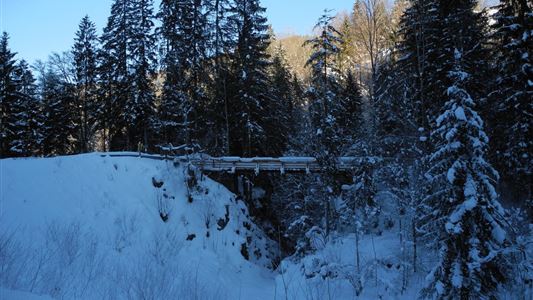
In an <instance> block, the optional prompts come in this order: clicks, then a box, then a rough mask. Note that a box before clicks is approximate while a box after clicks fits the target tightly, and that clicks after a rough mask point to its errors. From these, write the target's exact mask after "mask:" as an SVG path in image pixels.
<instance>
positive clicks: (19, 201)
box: [0, 154, 276, 299]
mask: <svg viewBox="0 0 533 300" xmlns="http://www.w3.org/2000/svg"><path fill="white" fill-rule="evenodd" d="M0 168H1V169H0V171H1V174H0V176H1V178H0V179H1V182H0V185H1V186H0V188H1V190H0V196H1V199H0V200H1V203H0V205H1V206H0V293H1V295H0V298H2V299H5V298H4V297H7V298H10V297H16V296H13V295H27V294H26V293H28V292H29V293H32V294H33V295H45V296H51V297H53V298H63V299H82V298H85V299H141V298H143V299H238V298H241V299H272V298H273V297H274V290H275V289H274V286H273V285H274V275H273V274H272V273H271V272H270V271H269V270H268V269H267V267H268V266H269V265H270V261H271V258H272V256H273V254H272V253H270V252H269V250H268V249H275V248H276V247H272V246H269V243H272V242H271V241H269V240H268V239H267V238H266V236H265V235H264V234H263V233H262V232H261V231H260V230H259V229H258V228H257V227H256V226H255V225H254V224H253V223H252V222H251V220H250V219H249V217H248V213H247V209H246V206H245V205H244V204H243V203H242V201H239V200H237V199H236V197H235V196H234V195H233V194H231V193H230V192H229V191H228V190H227V189H225V188H224V187H223V186H222V185H220V184H217V183H215V182H213V181H211V180H210V179H208V178H207V177H204V176H201V174H198V173H196V174H193V173H194V172H192V173H191V172H190V171H188V169H187V167H186V166H183V165H179V164H175V163H174V162H171V161H160V160H153V159H143V158H135V157H109V156H105V155H100V154H88V155H78V156H70V157H57V158H47V159H5V160H0ZM194 181H197V184H195V182H194ZM188 186H191V188H188ZM165 220H166V221H165ZM245 256H246V257H247V258H248V260H247V259H245ZM20 297H23V298H24V297H25V296H20Z"/></svg>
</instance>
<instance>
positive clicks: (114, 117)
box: [98, 0, 133, 151]
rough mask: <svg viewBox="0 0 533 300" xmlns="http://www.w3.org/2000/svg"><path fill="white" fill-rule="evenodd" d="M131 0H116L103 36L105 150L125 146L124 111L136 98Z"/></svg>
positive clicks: (101, 73) (101, 92) (101, 84)
mask: <svg viewBox="0 0 533 300" xmlns="http://www.w3.org/2000/svg"><path fill="white" fill-rule="evenodd" d="M131 9H132V7H131V0H115V1H114V2H113V4H112V6H111V15H110V16H109V18H108V21H107V26H106V27H105V28H104V32H103V34H102V36H101V42H102V49H101V50H100V51H99V54H98V56H99V66H98V69H99V71H98V73H99V77H100V80H101V83H100V91H99V98H100V100H99V101H100V102H101V103H102V105H101V107H100V109H99V110H100V111H99V116H100V117H99V119H100V121H99V123H100V124H101V127H102V130H103V133H104V139H105V140H106V141H104V148H105V150H111V151H116V150H126V149H131V148H133V147H132V146H131V145H127V137H126V132H125V128H126V125H127V122H126V116H125V113H124V110H125V107H126V104H127V103H128V102H131V101H133V87H132V85H131V77H130V72H129V62H130V56H129V44H130V39H131V37H132V28H133V20H132V19H131Z"/></svg>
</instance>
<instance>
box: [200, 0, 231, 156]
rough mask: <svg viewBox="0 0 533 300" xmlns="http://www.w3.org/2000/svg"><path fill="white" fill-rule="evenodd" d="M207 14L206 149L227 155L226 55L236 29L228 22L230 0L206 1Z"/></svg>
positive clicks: (228, 71) (228, 63)
mask: <svg viewBox="0 0 533 300" xmlns="http://www.w3.org/2000/svg"><path fill="white" fill-rule="evenodd" d="M206 6H207V11H208V17H207V20H208V23H207V25H208V26H207V27H208V35H209V42H210V44H209V51H208V56H209V58H210V61H211V62H212V66H211V68H210V70H209V71H210V72H211V73H212V81H211V83H210V88H208V92H209V98H210V103H209V105H208V107H207V108H206V109H207V112H206V114H207V115H209V116H211V118H210V120H209V123H208V124H207V126H211V129H212V133H211V137H210V140H209V141H208V145H207V146H208V148H209V149H210V151H211V152H212V153H214V154H222V155H227V154H229V153H230V146H229V145H230V120H229V118H230V111H229V105H230V103H229V100H230V99H229V96H230V95H229V94H230V92H231V91H230V90H231V88H230V84H231V82H230V80H231V78H232V75H231V74H230V67H231V63H230V59H231V58H230V53H231V52H232V51H233V49H234V48H235V43H236V36H237V32H236V28H235V26H232V22H231V20H230V16H231V8H232V6H233V5H232V1H231V0H207V1H206Z"/></svg>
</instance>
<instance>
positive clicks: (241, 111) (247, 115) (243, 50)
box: [228, 0, 271, 157]
mask: <svg viewBox="0 0 533 300" xmlns="http://www.w3.org/2000/svg"><path fill="white" fill-rule="evenodd" d="M264 13H265V8H264V7H262V6H261V5H260V3H259V1H258V0H236V1H235V2H234V4H233V7H232V8H231V15H230V16H229V22H230V23H231V26H232V27H233V30H234V32H237V33H238V35H237V39H236V46H235V50H234V53H233V56H232V64H231V74H229V79H230V80H229V81H228V83H229V85H230V86H228V89H229V90H230V96H229V98H228V114H229V117H228V120H229V129H230V153H231V154H232V155H241V156H247V157H249V156H255V155H261V154H264V153H266V152H267V150H268V147H267V143H266V142H267V140H266V133H265V128H264V127H263V126H264V118H265V117H266V116H267V115H268V114H269V112H267V111H265V102H267V101H270V97H271V95H269V93H268V89H266V87H268V86H269V77H268V66H269V64H270V62H269V56H268V54H267V48H268V46H269V42H270V37H269V34H268V25H267V23H266V22H267V19H266V17H265V16H264Z"/></svg>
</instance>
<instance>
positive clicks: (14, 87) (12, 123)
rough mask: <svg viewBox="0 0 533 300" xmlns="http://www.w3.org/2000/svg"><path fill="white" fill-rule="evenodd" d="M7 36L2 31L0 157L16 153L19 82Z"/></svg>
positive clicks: (0, 59)
mask: <svg viewBox="0 0 533 300" xmlns="http://www.w3.org/2000/svg"><path fill="white" fill-rule="evenodd" d="M8 41H9V36H8V34H7V33H6V32H4V33H3V35H2V37H1V39H0V80H1V82H0V140H1V141H0V157H9V156H13V155H15V154H16V153H17V149H12V146H13V142H14V140H16V138H17V127H18V126H17V122H18V117H17V114H18V113H20V111H19V110H18V109H17V108H18V107H19V104H20V103H19V101H20V97H19V94H18V87H19V82H18V80H17V78H16V76H15V72H16V60H15V53H13V52H11V50H10V49H9V45H8Z"/></svg>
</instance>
